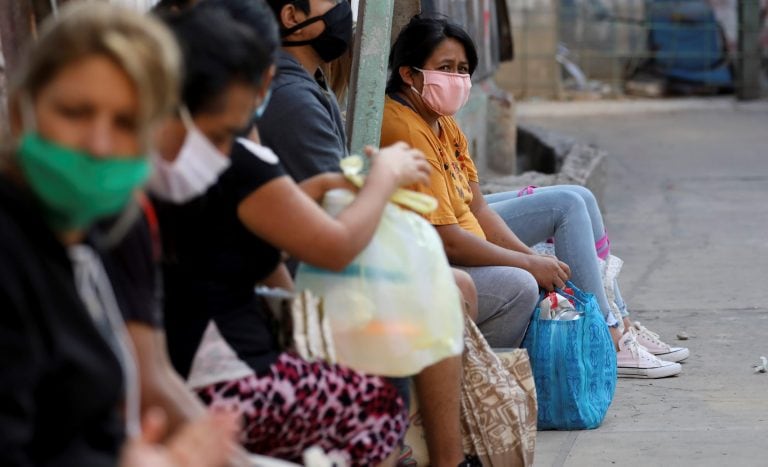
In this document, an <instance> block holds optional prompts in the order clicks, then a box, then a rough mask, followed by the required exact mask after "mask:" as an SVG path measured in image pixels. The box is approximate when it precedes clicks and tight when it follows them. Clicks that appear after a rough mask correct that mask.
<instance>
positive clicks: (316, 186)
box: [299, 172, 357, 203]
mask: <svg viewBox="0 0 768 467" xmlns="http://www.w3.org/2000/svg"><path fill="white" fill-rule="evenodd" d="M299 188H301V191H303V192H304V193H306V194H307V196H309V197H310V198H312V199H313V200H315V202H317V203H319V202H320V201H322V200H323V195H325V193H326V192H327V191H330V190H333V189H335V188H344V189H347V190H351V191H357V187H356V186H355V185H353V184H352V183H350V182H349V181H348V180H347V179H346V177H344V175H342V174H340V173H333V172H327V173H322V174H319V175H315V176H314V177H311V178H308V179H306V180H304V181H303V182H301V183H299Z"/></svg>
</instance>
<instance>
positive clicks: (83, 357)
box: [0, 3, 237, 466]
mask: <svg viewBox="0 0 768 467" xmlns="http://www.w3.org/2000/svg"><path fill="white" fill-rule="evenodd" d="M25 58H26V63H24V64H23V66H22V67H21V68H20V70H19V73H18V77H17V79H16V81H14V86H13V88H12V92H11V100H10V110H11V127H12V131H13V143H14V148H13V149H12V150H9V151H6V152H5V153H4V154H3V155H2V159H0V160H1V161H2V166H1V167H0V432H1V433H2V436H0V465H88V466H102V465H104V466H106V465H116V464H118V461H119V460H120V458H121V456H123V459H122V461H120V462H122V463H123V464H124V465H150V463H151V465H165V464H170V463H171V462H173V463H174V465H179V464H180V465H191V464H190V463H189V461H190V459H194V461H195V464H194V465H220V464H222V463H223V461H224V460H225V459H226V458H227V457H228V456H229V455H230V451H231V449H233V445H234V443H233V439H232V436H233V434H234V432H235V431H236V430H237V426H236V422H235V420H234V419H233V418H232V417H231V416H221V417H214V418H211V419H205V420H204V421H203V422H201V423H199V424H196V425H192V426H188V428H187V429H185V430H182V432H181V434H179V435H177V436H175V437H173V438H172V439H171V440H170V441H169V442H168V444H167V445H166V446H167V449H166V448H160V447H159V446H157V445H154V443H155V442H158V441H159V439H160V438H161V437H162V436H163V435H164V433H163V429H162V425H163V415H162V414H161V413H159V412H157V411H150V412H149V414H148V416H147V417H145V424H144V428H145V430H144V434H143V436H142V435H141V433H140V427H139V426H138V425H139V423H138V418H139V409H138V406H139V400H138V399H139V388H138V381H137V377H136V373H137V371H136V368H135V364H134V362H133V356H132V352H131V347H132V346H131V342H130V340H129V339H128V338H127V332H126V330H125V327H124V326H123V320H122V317H121V315H120V310H119V309H118V307H117V304H116V299H115V296H114V293H113V289H112V287H111V284H110V281H109V280H108V277H107V275H106V273H105V271H104V267H103V265H102V262H101V255H100V254H99V252H98V251H97V249H96V248H94V246H92V243H90V241H89V240H90V237H89V236H90V234H91V232H92V227H93V226H94V224H96V223H97V222H99V221H101V220H103V219H106V218H110V217H115V216H117V217H121V216H122V213H123V212H125V209H126V207H127V206H128V205H129V204H130V201H131V200H132V199H133V197H134V195H135V192H136V191H137V190H139V189H140V188H141V186H142V184H143V183H144V181H145V180H146V179H147V177H148V176H149V173H150V165H149V161H148V159H147V157H146V156H144V154H146V152H147V150H148V148H147V141H149V139H150V138H149V135H150V133H151V131H152V129H153V126H154V124H155V123H156V122H158V120H160V119H161V118H162V117H163V116H164V115H165V114H166V113H167V111H168V110H169V109H170V108H171V107H172V105H173V104H174V102H175V99H176V95H177V79H178V77H177V74H178V71H177V70H178V67H179V58H178V52H177V50H176V46H175V45H174V42H173V39H172V37H171V36H170V34H169V33H168V32H167V31H166V30H165V29H164V28H163V27H162V25H160V24H158V23H157V22H156V21H154V20H151V19H148V18H144V17H141V16H139V15H138V14H136V13H133V12H131V11H128V10H123V9H118V8H116V7H114V6H110V5H107V4H105V3H89V4H87V5H82V4H80V5H74V6H72V7H69V8H63V9H61V10H60V12H59V17H58V18H57V19H55V20H52V21H49V22H48V23H47V24H46V25H45V26H44V27H43V28H42V29H41V32H40V35H39V40H38V42H37V43H36V44H35V46H34V47H32V48H31V50H30V51H29V52H28V53H27V54H25ZM81 297H82V298H81ZM128 436H130V439H131V442H129V443H127V444H126V439H127V438H128Z"/></svg>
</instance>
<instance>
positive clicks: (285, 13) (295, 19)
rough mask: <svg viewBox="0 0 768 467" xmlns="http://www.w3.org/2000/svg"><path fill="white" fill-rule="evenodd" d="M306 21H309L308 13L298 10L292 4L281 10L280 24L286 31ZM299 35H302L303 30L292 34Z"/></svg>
mask: <svg viewBox="0 0 768 467" xmlns="http://www.w3.org/2000/svg"><path fill="white" fill-rule="evenodd" d="M306 19H307V15H306V13H304V12H303V11H301V10H300V9H299V8H296V5H294V4H292V3H289V4H287V5H285V6H284V7H283V9H282V10H280V23H281V24H282V26H283V28H284V29H290V28H292V27H294V26H296V25H297V24H300V23H302V22H304V20H306ZM299 33H301V29H299V30H298V31H294V32H293V33H291V36H293V35H294V34H299ZM288 37H290V36H288Z"/></svg>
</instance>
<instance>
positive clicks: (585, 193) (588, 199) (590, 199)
mask: <svg viewBox="0 0 768 467" xmlns="http://www.w3.org/2000/svg"><path fill="white" fill-rule="evenodd" d="M570 189H571V190H572V191H573V193H576V194H577V195H579V196H580V197H581V199H582V200H584V203H585V204H586V205H587V207H590V206H594V207H595V208H597V198H595V194H594V193H592V190H590V189H589V188H587V187H584V186H581V185H571V186H570Z"/></svg>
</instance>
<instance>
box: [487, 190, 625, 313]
mask: <svg viewBox="0 0 768 467" xmlns="http://www.w3.org/2000/svg"><path fill="white" fill-rule="evenodd" d="M489 206H490V207H491V209H493V210H494V211H496V213H498V214H499V216H501V218H502V219H503V220H504V222H506V224H507V226H509V228H510V229H511V230H512V231H513V232H514V233H515V234H516V235H517V236H518V237H519V238H520V240H521V241H522V242H524V243H525V244H526V245H534V244H536V243H539V242H541V241H544V240H546V239H547V238H550V237H554V238H555V245H556V249H557V256H558V258H559V259H560V260H561V261H563V262H565V263H566V264H568V266H569V267H570V268H571V278H572V280H573V283H574V284H576V286H577V287H579V288H580V289H582V290H584V291H586V292H590V293H593V294H595V297H597V301H598V303H599V304H600V309H601V310H602V312H603V316H605V317H606V318H608V316H609V310H610V308H609V306H608V299H607V297H606V295H605V289H604V288H603V282H602V277H601V275H600V267H599V265H598V261H597V254H596V252H595V244H594V236H593V234H592V221H591V219H590V216H589V212H588V211H587V206H586V203H585V202H584V200H583V199H582V197H581V196H580V195H578V194H575V193H572V192H570V191H565V190H547V191H540V192H539V191H537V192H536V193H535V194H534V195H532V196H523V197H520V198H512V199H506V200H504V201H497V202H494V203H491V204H489Z"/></svg>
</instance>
